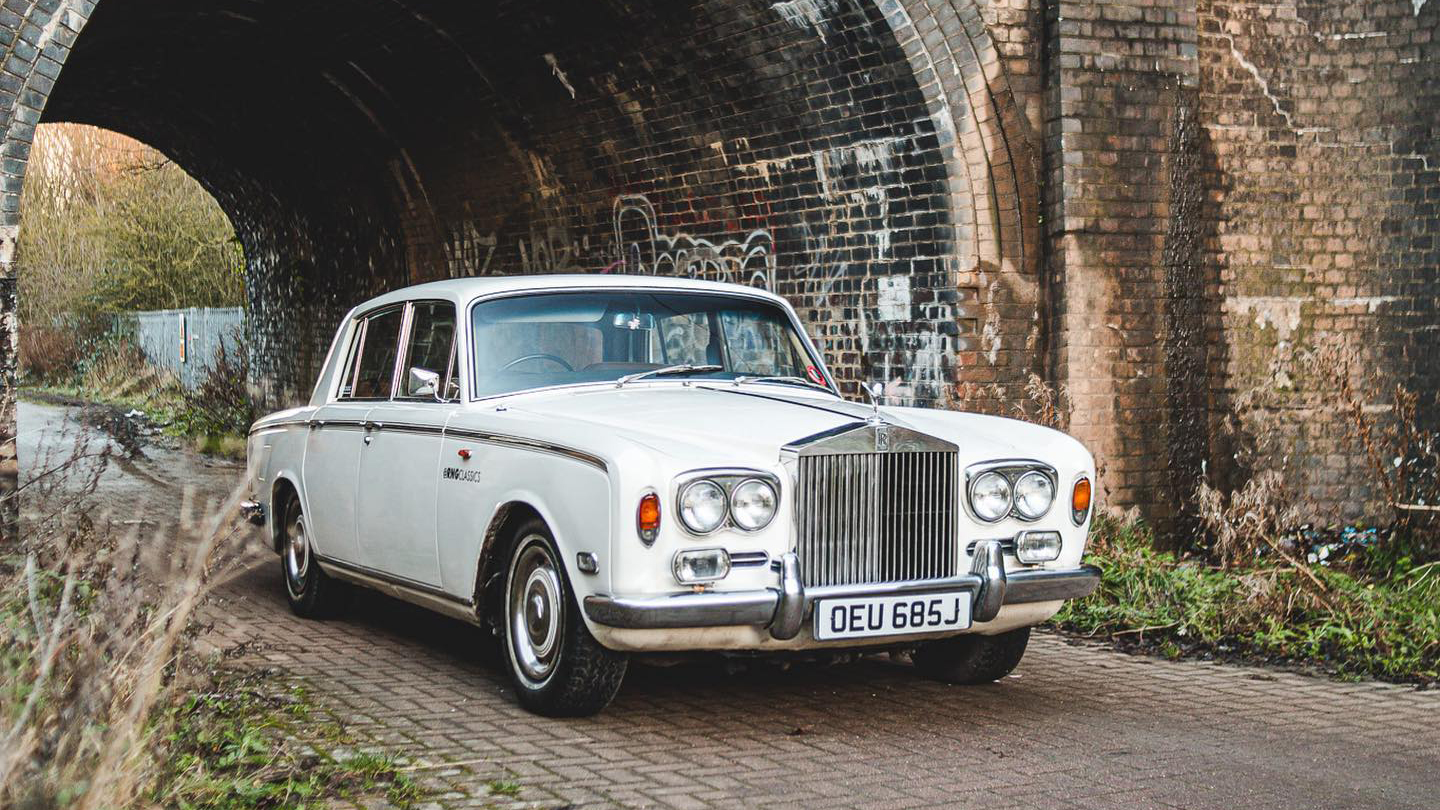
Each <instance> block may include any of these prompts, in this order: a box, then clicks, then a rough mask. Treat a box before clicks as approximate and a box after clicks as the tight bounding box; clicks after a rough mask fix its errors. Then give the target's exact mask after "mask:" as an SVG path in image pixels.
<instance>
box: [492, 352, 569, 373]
mask: <svg viewBox="0 0 1440 810" xmlns="http://www.w3.org/2000/svg"><path fill="white" fill-rule="evenodd" d="M527 360H549V361H551V362H553V363H558V364H560V365H562V366H564V367H565V370H566V371H574V370H575V367H574V366H572V365H570V364H569V363H567V362H565V358H563V357H556V356H555V355H553V354H544V353H540V354H527V355H525V356H524V357H517V358H515V359H514V360H511V361H510V362H508V363H506V364H505V365H503V366H501V367H500V370H501V371H509V370H510V369H511V367H512V366H518V365H520V364H521V363H523V362H525V361H527Z"/></svg>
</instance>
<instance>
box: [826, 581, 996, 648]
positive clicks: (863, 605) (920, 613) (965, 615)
mask: <svg viewBox="0 0 1440 810" xmlns="http://www.w3.org/2000/svg"><path fill="white" fill-rule="evenodd" d="M969 626H970V594H969V593H968V592H964V591H961V592H958V593H927V594H915V595H906V596H858V597H853V598H850V599H821V600H820V601H818V602H816V603H815V627H814V631H815V638H816V640H818V641H830V640H833V639H841V638H870V637H872V636H902V635H909V634H911V633H936V632H944V631H946V630H964V629H966V628H968V627H969Z"/></svg>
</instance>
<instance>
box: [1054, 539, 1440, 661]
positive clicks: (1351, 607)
mask: <svg viewBox="0 0 1440 810" xmlns="http://www.w3.org/2000/svg"><path fill="white" fill-rule="evenodd" d="M1091 534H1092V539H1091V544H1090V548H1089V560H1090V561H1091V562H1093V563H1095V564H1096V565H1098V566H1100V569H1101V572H1102V575H1101V583H1100V587H1099V589H1098V590H1097V592H1096V593H1095V594H1094V595H1093V596H1090V597H1088V598H1086V599H1081V600H1077V601H1074V602H1070V603H1067V604H1066V605H1065V607H1064V608H1063V609H1062V610H1061V612H1060V613H1059V614H1058V615H1057V616H1056V618H1055V621H1056V623H1057V624H1058V625H1059V626H1060V627H1061V628H1062V629H1064V630H1066V631H1068V632H1071V633H1077V634H1079V635H1082V636H1086V637H1100V638H1106V639H1108V640H1111V641H1113V642H1115V643H1116V644H1117V645H1119V646H1121V647H1122V648H1131V649H1139V650H1146V651H1152V652H1159V653H1161V654H1164V655H1167V656H1169V657H1180V656H1190V655H1206V656H1220V657H1227V656H1228V657H1236V658H1247V659H1262V660H1267V661H1273V662H1280V663H1290V664H1308V665H1313V666H1317V667H1320V668H1322V669H1324V670H1327V671H1329V672H1332V673H1335V674H1338V675H1341V676H1346V677H1360V676H1365V677H1374V678H1381V679H1385V680H1392V681H1401V682H1411V683H1435V682H1436V681H1437V680H1440V570H1437V569H1440V566H1436V565H1432V564H1427V565H1422V566H1417V567H1411V568H1408V569H1406V570H1403V571H1391V572H1389V573H1388V574H1387V575H1386V576H1383V577H1375V576H1367V575H1366V573H1365V571H1366V570H1367V569H1368V566H1360V567H1359V568H1357V569H1356V570H1342V569H1338V568H1327V567H1312V566H1309V565H1307V564H1306V563H1304V562H1302V561H1298V560H1293V559H1292V560H1288V561H1287V560H1285V559H1283V558H1279V559H1277V558H1275V557H1273V556H1272V557H1271V558H1269V559H1257V560H1250V561H1247V562H1246V563H1245V564H1244V565H1230V566H1225V567H1222V566H1217V565H1212V564H1210V563H1209V562H1208V561H1206V560H1204V559H1203V558H1199V557H1183V556H1177V555H1176V554H1174V553H1171V552H1162V551H1157V550H1155V547H1154V537H1153V536H1152V534H1151V532H1150V531H1149V530H1148V529H1147V528H1146V527H1145V526H1143V525H1142V524H1139V523H1134V522H1131V523H1122V522H1119V521H1116V520H1114V519H1111V518H1105V517H1097V518H1096V519H1095V523H1094V525H1093V528H1092V530H1091ZM1292 556H1293V555H1292Z"/></svg>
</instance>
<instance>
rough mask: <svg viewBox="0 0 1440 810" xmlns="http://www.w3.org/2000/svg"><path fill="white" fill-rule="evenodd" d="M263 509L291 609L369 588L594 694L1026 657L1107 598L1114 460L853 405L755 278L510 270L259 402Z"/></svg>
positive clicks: (392, 311) (398, 310) (996, 424)
mask: <svg viewBox="0 0 1440 810" xmlns="http://www.w3.org/2000/svg"><path fill="white" fill-rule="evenodd" d="M249 460H250V463H249V475H250V485H251V486H252V487H253V489H252V494H251V496H250V497H251V499H250V500H248V501H247V502H246V503H245V504H244V509H245V511H246V512H247V513H248V514H249V516H250V519H251V520H252V521H253V522H256V523H258V524H261V525H268V528H269V531H268V532H267V539H268V541H269V542H270V543H272V544H273V547H274V549H275V551H276V552H278V553H279V554H280V558H281V562H282V567H283V570H284V579H285V587H286V591H287V595H288V597H289V601H290V605H291V607H292V608H293V609H294V610H295V612H296V613H298V614H300V615H301V616H316V615H321V614H324V613H327V612H330V611H333V610H334V609H336V608H337V606H339V605H340V604H341V603H342V597H343V595H344V594H345V592H346V591H347V590H348V588H347V587H346V586H347V585H361V586H364V587H367V588H373V589H375V590H378V591H382V592H384V593H388V594H390V595H392V596H396V597H399V598H401V599H404V600H407V601H410V602H414V603H416V604H420V605H423V606H425V607H428V608H432V609H434V610H436V611H438V612H440V613H444V614H446V615H449V616H454V617H458V618H460V619H463V620H465V621H467V622H472V623H475V624H479V625H486V624H488V625H489V626H491V627H493V628H494V629H495V631H496V633H497V634H498V635H500V636H501V637H502V638H503V641H504V647H505V650H506V652H507V655H506V656H505V660H507V661H508V662H509V670H510V674H511V676H512V677H513V679H514V682H515V686H516V690H517V693H518V695H519V699H520V702H521V703H522V704H523V705H524V706H526V707H527V708H529V709H531V710H533V711H536V712H539V713H542V714H549V715H567V714H571V715H573V714H588V713H594V712H597V711H599V710H600V709H602V708H604V707H605V706H606V705H607V704H608V703H609V701H610V700H611V698H612V697H613V696H614V695H615V693H616V691H617V690H618V689H619V686H620V681H621V679H622V678H623V676H624V674H625V669H626V664H627V660H628V654H629V653H632V652H679V651H691V650H712V651H726V652H746V653H751V652H769V651H776V652H779V651H821V652H823V651H842V650H855V649H870V650H885V649H907V648H908V649H912V650H913V651H914V652H913V656H914V661H915V664H916V667H917V668H918V669H919V670H920V671H921V672H922V673H924V674H927V675H929V676H932V677H936V678H940V679H943V680H946V681H950V682H957V683H978V682H984V681H991V680H995V679H997V678H1000V677H1003V676H1004V675H1006V674H1007V673H1009V672H1010V671H1011V670H1012V669H1014V667H1015V665H1016V664H1017V663H1018V662H1019V660H1020V657H1021V655H1022V654H1023V653H1024V650H1025V645H1026V642H1027V640H1028V638H1029V633H1030V630H1029V628H1030V627H1031V626H1032V625H1035V624H1037V623H1039V622H1042V621H1044V620H1046V619H1047V618H1049V617H1050V616H1051V615H1052V614H1054V613H1055V612H1056V611H1057V610H1058V609H1059V608H1060V605H1061V603H1062V600H1065V599H1069V598H1075V597H1080V596H1084V595H1086V594H1088V593H1090V591H1091V590H1093V589H1094V587H1095V585H1096V583H1097V582H1098V571H1097V570H1096V569H1094V568H1093V567H1090V566H1085V565H1082V564H1081V561H1080V558H1081V553H1082V552H1083V551H1084V547H1085V538H1086V532H1087V529H1088V526H1089V521H1090V511H1091V510H1090V492H1091V481H1093V480H1094V474H1095V473H1094V460H1093V459H1092V457H1091V455H1090V453H1088V452H1087V451H1086V450H1085V448H1084V447H1082V446H1081V445H1080V444H1079V443H1078V442H1076V441H1075V440H1074V439H1071V438H1069V437H1068V436H1066V435H1064V434H1062V433H1059V432H1056V431H1054V430H1049V429H1047V428H1043V427H1038V426H1035V425H1031V424H1027V423H1024V422H1019V421H1015V420H1010V419H1002V418H997V417H991V416H980V415H975V414H966V413H958V412H952V411H943V410H927V409H921V408H904V407H883V406H880V405H878V404H862V403H854V402H849V401H846V400H845V399H843V398H842V397H841V396H840V393H839V390H838V388H837V387H836V384H835V382H834V380H833V378H832V377H831V376H830V374H829V372H828V371H827V370H826V368H825V365H824V363H823V362H822V360H821V355H820V353H819V352H818V351H816V349H815V347H814V346H813V345H812V344H811V342H810V340H809V339H807V337H806V336H805V333H804V330H803V329H802V327H801V324H800V321H799V320H798V319H797V317H796V315H795V312H794V311H793V310H792V309H791V308H790V306H789V305H788V304H786V303H785V301H784V300H783V299H781V298H779V297H777V296H775V295H771V294H769V293H767V292H763V291H760V290H757V289H752V288H749V287H741V286H734V285H728V284H715V283H708V282H700V281H689V280H681V279H669V278H659V277H649V276H646V277H635V276H607V275H577V276H511V277H488V278H472V279H460V280H453V281H442V282H436V283H432V284H422V285H419V286H415V287H410V288H407V289H403V290H398V291H396V292H392V293H389V294H387V295H382V296H380V297H378V298H375V299H373V300H371V301H367V302H366V303H364V304H362V305H360V306H358V307H356V308H355V309H354V310H353V311H352V312H351V313H350V314H349V315H348V316H347V317H346V318H345V321H344V323H342V324H341V325H340V329H339V331H338V333H337V334H336V336H335V341H334V343H333V345H332V346H331V348H330V353H329V357H328V359H327V360H326V362H325V367H324V370H323V372H322V373H321V375H320V380H319V382H318V383H317V384H316V386H315V391H314V393H313V395H312V396H311V399H310V404H309V405H307V406H305V407H303V408H296V409H293V410H287V411H282V412H280V413H275V414H271V415H270V416H267V417H265V418H264V419H261V420H260V421H258V422H256V423H255V426H254V427H253V428H252V430H251V433H250V439H249Z"/></svg>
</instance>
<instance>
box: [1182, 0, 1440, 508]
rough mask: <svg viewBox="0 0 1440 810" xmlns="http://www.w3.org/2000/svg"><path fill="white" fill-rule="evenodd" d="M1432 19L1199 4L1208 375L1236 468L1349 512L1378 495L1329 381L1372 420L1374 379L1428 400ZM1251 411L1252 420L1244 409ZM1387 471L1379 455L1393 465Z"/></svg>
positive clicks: (1439, 248)
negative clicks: (1269, 474) (1352, 391)
mask: <svg viewBox="0 0 1440 810" xmlns="http://www.w3.org/2000/svg"><path fill="white" fill-rule="evenodd" d="M1437 20H1440V8H1437V4H1436V3H1434V2H1429V3H1424V4H1421V5H1418V6H1417V4H1414V3H1412V2H1410V0H1405V2H1381V3H1363V4H1362V3H1358V2H1325V3H1318V2H1302V3H1298V4H1294V5H1290V6H1278V7H1277V6H1272V5H1268V4H1259V3H1249V2H1219V1H1217V0H1201V1H1200V2H1199V20H1198V28H1199V46H1200V76H1201V88H1202V89H1201V93H1200V96H1199V109H1200V117H1201V120H1202V121H1203V126H1204V138H1205V141H1206V145H1207V152H1208V155H1207V160H1208V161H1209V162H1210V166H1209V167H1208V169H1207V170H1206V172H1205V179H1204V185H1205V188H1206V190H1207V193H1208V195H1209V199H1210V202H1209V204H1208V205H1207V206H1206V209H1205V211H1204V219H1205V220H1206V222H1205V223H1204V224H1205V226H1206V227H1207V228H1209V229H1210V231H1211V236H1210V238H1209V239H1208V240H1207V241H1206V243H1205V245H1204V249H1203V261H1204V263H1205V264H1206V265H1207V267H1208V271H1207V272H1208V275H1210V276H1211V277H1212V278H1213V279H1214V291H1213V293H1212V297H1213V301H1212V302H1211V305H1212V307H1213V310H1214V312H1215V316H1216V317H1217V318H1221V319H1223V328H1215V329H1213V330H1212V332H1211V334H1212V338H1211V341H1212V343H1213V345H1214V347H1215V351H1214V358H1213V362H1212V366H1211V369H1210V372H1211V373H1210V379H1211V381H1212V385H1213V387H1214V390H1215V392H1216V395H1217V397H1222V398H1224V399H1223V400H1222V401H1220V402H1219V403H1218V404H1219V405H1220V407H1218V408H1217V413H1218V414H1219V415H1220V416H1221V417H1225V416H1227V415H1229V414H1230V413H1232V412H1233V411H1234V410H1235V407H1236V406H1237V405H1239V406H1241V411H1242V413H1244V414H1247V415H1246V416H1245V417H1244V418H1242V419H1239V420H1238V421H1239V423H1240V424H1239V436H1238V440H1239V444H1240V447H1239V449H1240V450H1242V451H1244V450H1247V449H1249V448H1254V449H1256V450H1258V451H1259V453H1257V454H1253V456H1246V455H1244V454H1243V453H1242V461H1245V462H1247V464H1246V467H1249V468H1251V469H1244V468H1240V469H1234V470H1232V471H1231V473H1232V476H1231V477H1232V478H1234V479H1237V480H1243V478H1245V477H1246V476H1247V475H1248V474H1250V473H1253V472H1254V470H1255V469H1267V468H1268V469H1280V470H1283V471H1284V472H1285V474H1286V476H1287V479H1288V480H1289V481H1290V482H1291V484H1292V486H1293V488H1294V489H1295V490H1296V491H1297V492H1298V493H1300V494H1303V495H1306V496H1309V497H1311V498H1313V499H1314V500H1315V501H1316V502H1318V503H1321V504H1326V505H1334V506H1336V507H1338V508H1337V509H1335V510H1334V511H1333V512H1332V514H1331V516H1332V517H1334V518H1336V519H1345V520H1352V519H1358V518H1363V517H1365V512H1366V510H1365V509H1363V508H1362V505H1363V504H1364V503H1366V502H1367V501H1368V502H1370V503H1371V504H1372V507H1373V506H1374V501H1375V500H1376V497H1372V496H1376V495H1378V494H1377V493H1372V492H1370V491H1369V489H1368V488H1366V487H1364V486H1363V485H1360V484H1357V483H1356V482H1358V481H1365V480H1369V479H1370V478H1371V476H1369V475H1368V471H1369V465H1370V463H1371V462H1370V459H1369V458H1367V456H1366V453H1365V452H1364V450H1363V448H1362V447H1361V446H1359V442H1358V441H1357V432H1356V430H1355V428H1354V424H1353V419H1352V418H1351V417H1349V416H1348V415H1343V414H1337V413H1336V412H1335V409H1334V408H1333V406H1332V404H1331V403H1333V402H1334V401H1335V399H1336V393H1337V389H1338V388H1339V379H1338V376H1337V375H1338V374H1339V373H1340V369H1339V368H1337V367H1336V366H1335V365H1334V364H1332V363H1330V362H1328V361H1325V360H1323V359H1322V361H1321V362H1320V363H1318V364H1316V363H1315V362H1313V358H1314V357H1315V356H1316V355H1317V354H1323V353H1325V352H1336V353H1339V354H1341V355H1344V356H1346V357H1348V358H1349V359H1350V360H1351V365H1350V367H1349V371H1350V377H1351V380H1352V382H1353V383H1354V385H1355V388H1356V391H1357V393H1358V396H1359V397H1360V398H1361V399H1362V400H1363V402H1364V406H1365V410H1366V411H1367V412H1368V413H1369V414H1370V415H1371V416H1372V417H1373V418H1375V419H1377V420H1381V421H1383V420H1384V418H1385V416H1386V412H1385V409H1386V408H1387V407H1388V406H1389V405H1390V404H1391V402H1390V399H1391V397H1390V391H1389V390H1387V389H1388V386H1389V385H1392V384H1395V383H1400V384H1404V385H1406V386H1408V387H1409V388H1411V389H1413V390H1415V391H1417V392H1419V393H1421V394H1423V395H1424V396H1423V398H1422V404H1421V416H1422V417H1428V418H1430V419H1432V420H1433V419H1434V414H1435V409H1434V396H1435V393H1436V391H1437V390H1440V352H1437V349H1440V335H1437V329H1440V318H1437V312H1436V303H1437V296H1440V278H1437V271H1440V242H1437V232H1440V46H1437V45H1436V42H1435V35H1436V33H1437ZM1249 402H1255V403H1258V404H1259V405H1260V406H1262V407H1260V408H1258V409H1255V410H1251V409H1250V408H1248V407H1245V406H1246V404H1247V403H1249ZM1390 461H1391V460H1390V459H1388V458H1387V459H1384V462H1386V463H1389V462H1390Z"/></svg>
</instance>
